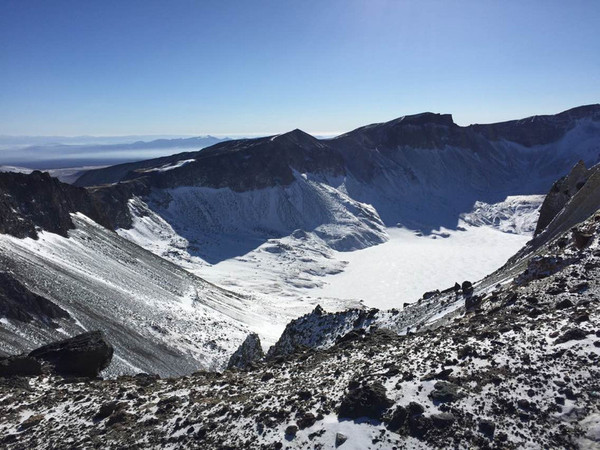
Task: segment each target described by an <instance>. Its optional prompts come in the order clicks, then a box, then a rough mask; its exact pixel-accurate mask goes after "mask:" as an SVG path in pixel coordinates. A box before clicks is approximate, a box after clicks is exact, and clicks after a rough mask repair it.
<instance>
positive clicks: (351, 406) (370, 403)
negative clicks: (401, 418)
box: [338, 382, 394, 420]
mask: <svg viewBox="0 0 600 450" xmlns="http://www.w3.org/2000/svg"><path fill="white" fill-rule="evenodd" d="M393 404H394V402H393V401H391V400H390V399H389V398H387V396H386V390H385V387H384V386H383V385H382V384H381V383H379V382H375V383H371V384H367V383H363V384H362V385H360V386H358V387H354V385H353V387H352V388H350V390H349V391H348V393H347V394H346V395H345V396H344V398H343V399H342V404H341V405H340V409H339V414H338V417H339V418H348V419H358V418H360V417H368V418H370V419H375V420H381V418H382V415H383V412H384V411H385V410H386V409H388V408H389V407H390V406H392V405H393Z"/></svg>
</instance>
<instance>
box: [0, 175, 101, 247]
mask: <svg viewBox="0 0 600 450" xmlns="http://www.w3.org/2000/svg"><path fill="white" fill-rule="evenodd" d="M75 212H81V213H83V214H85V215H86V216H88V217H89V218H91V219H92V220H94V221H95V222H97V223H99V224H101V225H104V226H106V227H110V225H111V221H110V220H109V218H108V216H106V214H105V212H104V211H103V208H102V206H100V205H98V204H97V202H96V201H95V200H94V199H93V198H92V197H91V196H90V195H89V193H88V191H87V190H86V189H82V188H78V187H75V186H71V185H69V184H65V183H61V182H60V181H58V180H57V179H56V178H52V177H51V176H50V175H49V174H48V173H46V172H40V171H37V170H36V171H34V172H32V173H31V174H29V175H25V174H21V173H11V172H7V173H0V233H3V234H10V235H13V236H15V237H18V238H25V237H30V238H37V230H39V229H43V230H46V231H49V232H52V233H56V234H59V235H61V236H67V231H68V230H70V229H72V228H74V225H73V222H72V220H71V216H70V214H71V213H75Z"/></svg>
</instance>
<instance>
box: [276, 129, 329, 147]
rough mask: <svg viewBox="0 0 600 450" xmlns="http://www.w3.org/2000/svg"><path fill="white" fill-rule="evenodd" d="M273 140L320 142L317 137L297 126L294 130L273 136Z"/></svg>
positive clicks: (298, 142)
mask: <svg viewBox="0 0 600 450" xmlns="http://www.w3.org/2000/svg"><path fill="white" fill-rule="evenodd" d="M271 140H272V141H279V142H281V141H287V142H293V143H295V144H302V143H315V142H318V139H317V138H315V137H314V136H311V135H310V134H308V133H306V132H304V131H302V130H300V129H299V128H296V129H295V130H292V131H288V132H287V133H283V134H279V135H277V136H274V137H273V138H271Z"/></svg>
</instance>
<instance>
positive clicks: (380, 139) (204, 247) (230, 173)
mask: <svg viewBox="0 0 600 450" xmlns="http://www.w3.org/2000/svg"><path fill="white" fill-rule="evenodd" d="M599 138H600V105H591V106H584V107H579V108H575V109H572V110H569V111H566V112H563V113H560V114H557V115H555V116H539V117H532V118H528V119H523V120H518V121H511V122H505V123H500V124H490V125H472V126H468V127H460V126H458V125H456V124H454V122H453V121H452V117H451V116H450V115H440V114H433V113H424V114H419V115H415V116H405V117H401V118H399V119H396V120H393V121H390V122H386V123H380V124H373V125H368V126H366V127H362V128H358V129H356V130H354V131H351V132H349V133H346V134H343V135H341V136H338V137H336V138H333V139H316V138H314V137H312V136H310V135H308V134H306V133H304V132H302V131H300V130H294V131H291V132H289V133H284V134H282V135H277V136H272V137H265V138H259V139H242V140H234V141H228V142H223V143H219V144H217V145H214V146H212V147H210V148H207V149H204V150H202V151H201V152H195V153H185V154H181V155H173V156H171V157H168V158H160V159H156V160H148V161H144V162H140V163H136V164H135V165H119V166H114V167H107V168H104V169H100V170H92V171H89V172H87V173H86V174H84V175H83V176H82V177H81V178H80V179H79V180H77V182H76V184H77V185H79V186H91V185H103V184H108V185H104V186H96V187H93V188H92V192H93V194H94V195H95V196H98V197H102V198H103V200H104V201H105V203H106V202H108V203H110V204H111V208H113V210H112V213H111V216H114V217H119V221H118V224H117V225H118V226H117V227H116V228H118V229H119V233H120V234H121V235H122V236H125V237H127V238H128V239H132V240H133V241H134V242H137V243H138V244H140V245H142V246H144V247H145V248H148V249H151V250H152V251H155V252H157V254H159V255H161V256H163V257H167V258H170V259H171V260H172V261H174V262H176V263H178V264H191V265H188V268H190V269H191V270H195V271H196V273H202V275H203V276H209V277H210V275H209V274H208V273H207V272H206V271H205V270H204V269H202V268H203V267H206V265H207V264H213V265H214V264H221V263H225V264H229V261H232V260H233V259H235V258H238V261H239V259H240V258H244V259H245V260H246V261H247V262H249V265H251V266H252V268H253V269H256V265H257V264H259V265H263V266H265V267H266V266H267V265H271V267H272V270H275V271H279V274H278V276H277V277H278V279H283V278H289V276H288V275H286V274H287V273H289V270H288V269H286V267H288V266H289V267H295V268H296V269H299V271H298V270H296V273H298V277H299V278H300V279H301V280H303V281H302V282H301V283H296V284H305V285H307V286H318V285H320V284H321V281H320V280H322V277H321V276H320V274H327V273H331V272H334V271H339V270H340V269H341V268H343V263H342V262H341V261H339V262H337V263H335V264H333V263H332V264H330V262H331V261H332V258H330V257H327V256H322V257H320V256H316V257H312V256H311V255H309V254H307V252H304V251H299V249H300V247H297V246H296V244H298V245H300V246H301V245H302V243H301V242H300V241H299V240H297V239H294V238H293V233H294V232H295V231H296V230H300V231H301V232H303V233H308V235H309V236H310V239H311V241H312V242H314V243H315V244H316V245H317V246H318V247H319V249H320V250H319V251H320V254H321V255H326V254H329V252H330V250H334V251H348V250H356V249H361V248H366V247H369V246H372V245H374V244H379V243H382V242H386V241H387V240H388V239H389V232H388V230H390V227H397V226H400V227H403V228H406V229H409V230H415V231H418V232H420V233H422V234H423V235H425V236H430V237H447V236H452V235H453V233H458V232H460V231H461V230H464V229H465V227H467V226H471V227H478V226H491V227H494V228H495V229H497V230H500V231H502V232H510V233H516V234H522V235H529V234H530V233H531V232H532V230H533V228H534V223H535V222H536V221H537V208H538V206H539V205H540V203H541V201H542V196H543V195H545V193H546V192H547V191H548V189H549V187H550V186H551V185H552V183H553V182H554V181H555V180H556V179H557V178H559V177H560V176H562V175H563V174H564V173H566V172H568V171H569V170H570V169H571V167H573V166H574V165H575V164H576V163H577V162H578V161H580V160H583V161H584V162H585V164H587V165H588V166H590V165H592V164H594V163H595V162H597V161H598V158H599V156H600V147H599V145H598V142H599ZM536 196H537V197H536ZM275 241H277V244H276V246H277V247H278V248H279V249H280V251H279V252H278V253H277V254H276V255H275V256H273V254H271V255H266V253H268V252H270V251H272V250H273V248H272V247H273V245H272V244H269V242H271V243H274V242H275ZM321 244H323V245H321ZM290 245H291V248H293V249H294V250H290V251H287V250H285V249H286V246H290ZM520 245H522V242H521V243H518V244H517V246H516V247H511V250H510V251H509V252H508V254H511V253H512V252H514V251H515V250H516V249H517V248H518V247H519V246H520ZM263 256H265V257H266V258H265V257H263ZM338 259H340V258H338ZM342 259H343V258H342ZM267 260H268V261H270V262H268V263H267V262H265V261H267ZM250 261H253V262H250ZM292 261H293V262H292ZM502 262H503V261H502V260H498V261H495V262H494V264H496V266H494V267H497V266H498V265H500V264H501V263H502ZM340 266H341V267H340ZM492 268H493V267H491V266H486V269H485V271H483V272H481V273H478V275H483V273H486V271H488V270H491V269H492ZM269 270H271V269H269ZM269 270H265V271H264V273H263V275H264V277H263V278H264V279H266V278H268V277H269ZM314 274H317V275H314ZM213 279H214V280H215V281H219V282H221V281H223V277H221V276H220V275H217V276H216V277H215V278H213ZM257 284H258V283H257ZM285 284H286V286H287V287H290V286H291V283H290V282H287V281H286V283H285ZM265 289H267V290H268V291H270V292H272V291H273V289H272V288H271V287H270V286H266V288H265ZM290 289H295V286H291V288H290ZM281 293H282V295H288V294H290V290H289V289H287V288H286V289H283V290H282V291H281Z"/></svg>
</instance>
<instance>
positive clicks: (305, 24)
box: [0, 0, 600, 135]
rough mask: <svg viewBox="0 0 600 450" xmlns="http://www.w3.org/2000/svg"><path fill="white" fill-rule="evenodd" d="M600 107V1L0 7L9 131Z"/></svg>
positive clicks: (76, 0) (319, 127)
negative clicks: (427, 112)
mask: <svg viewBox="0 0 600 450" xmlns="http://www.w3.org/2000/svg"><path fill="white" fill-rule="evenodd" d="M598 102H600V1H598V0H589V1H580V0H569V1H564V0H556V1H553V0H539V1H535V0H527V1H522V0H519V1H517V0H504V1H500V0H498V1H487V0H474V1H460V0H456V1H449V0H439V1H427V0H414V1H401V0H397V1H392V0H363V1H354V0H340V1H335V0H316V1H313V0H294V1H292V0H274V1H251V0H246V1H227V0H219V1H209V0H196V1H192V0H164V1H153V0H140V1H127V0H119V1H113V0H96V1H94V0H73V1H64V0H51V1H50V0H44V1H30V0H14V1H13V0H1V1H0V134H13V135H16V134H23V135H49V134H50V135H77V134H90V135H123V134H207V133H211V134H216V135H228V134H229V135H233V134H253V133H256V134H269V133H276V132H282V131H286V130H290V129H293V128H302V129H304V130H306V131H309V132H312V133H326V132H337V131H347V130H350V129H352V128H355V127H357V126H360V125H363V124H367V123H372V122H379V121H385V120H391V119H393V118H395V117H398V116H402V115H405V114H413V113H418V112H423V111H434V112H444V113H446V112H447V113H452V114H453V115H454V120H455V121H456V122H457V123H459V124H461V125H466V124H469V123H474V122H479V123H484V122H493V121H500V120H508V119H512V118H520V117H524V116H528V115H533V114H544V113H555V112H559V111H561V110H564V109H568V108H570V107H574V106H578V105H581V104H589V103H598Z"/></svg>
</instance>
